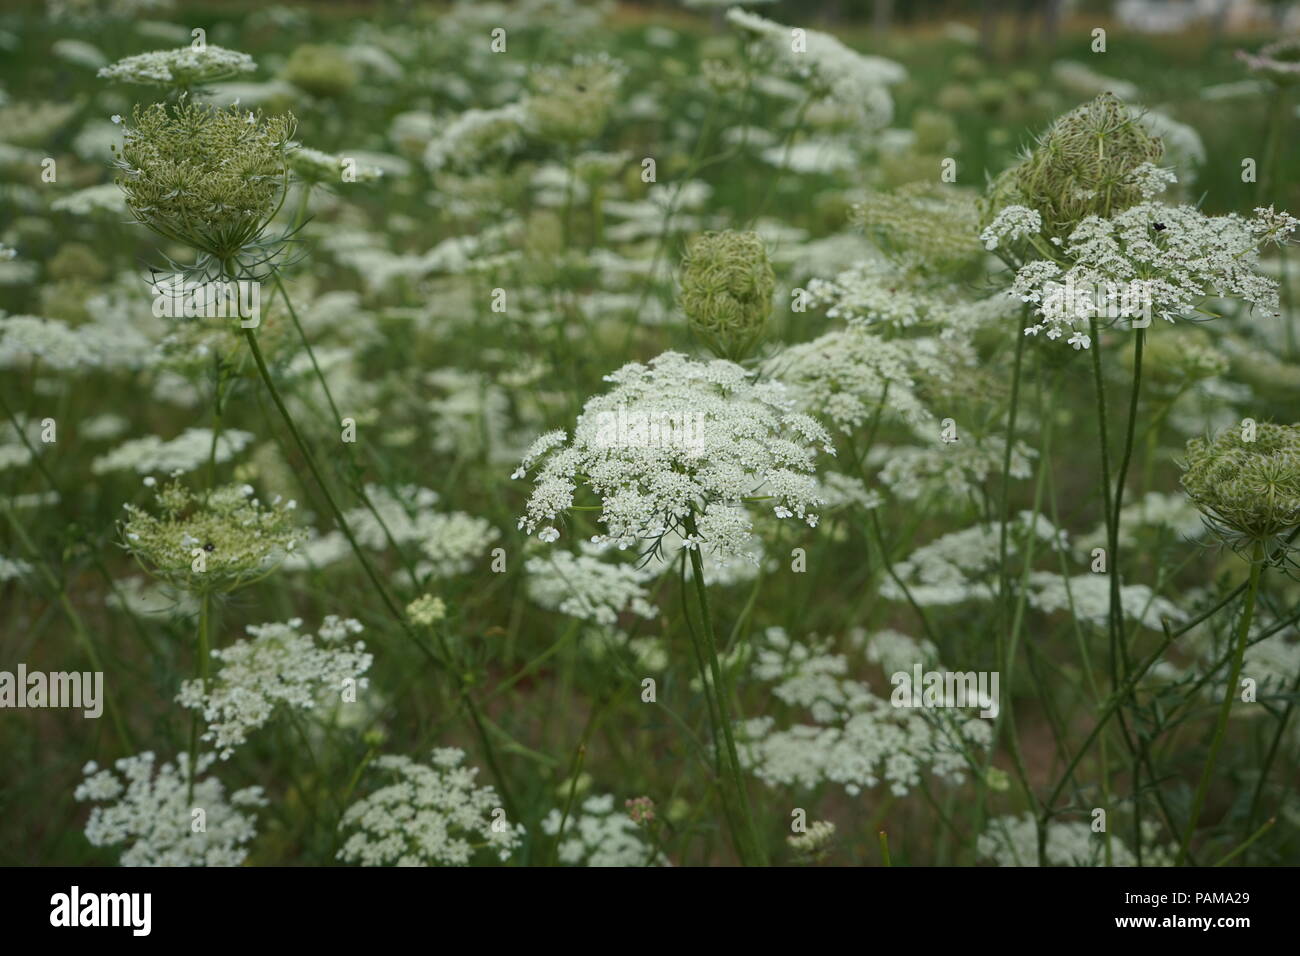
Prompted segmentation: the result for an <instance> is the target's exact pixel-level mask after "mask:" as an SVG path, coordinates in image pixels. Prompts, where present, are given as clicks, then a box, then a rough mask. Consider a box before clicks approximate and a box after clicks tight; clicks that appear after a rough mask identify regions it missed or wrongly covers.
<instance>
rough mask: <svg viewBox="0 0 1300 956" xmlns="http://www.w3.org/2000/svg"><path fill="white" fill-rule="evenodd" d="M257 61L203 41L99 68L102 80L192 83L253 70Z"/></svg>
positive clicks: (184, 85)
mask: <svg viewBox="0 0 1300 956" xmlns="http://www.w3.org/2000/svg"><path fill="white" fill-rule="evenodd" d="M256 69H257V64H256V63H254V62H253V58H252V57H251V56H249V55H248V54H247V53H239V52H238V51H236V50H227V49H226V48H225V47H219V46H214V45H213V44H205V45H204V46H201V47H194V46H183V47H180V48H178V49H175V50H154V51H152V52H150V53H137V54H136V55H135V56H128V57H127V58H126V59H123V60H118V61H117V62H116V63H114V64H113V65H112V66H106V67H104V68H103V69H102V70H100V71H99V75H100V77H101V78H102V79H105V80H118V81H121V82H123V83H144V84H148V85H151V86H180V87H191V86H201V85H204V84H207V83H213V82H216V81H217V80H224V79H229V78H230V77H234V76H239V75H240V74H243V73H252V72H253V71H254V70H256Z"/></svg>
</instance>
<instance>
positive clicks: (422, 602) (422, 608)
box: [406, 594, 447, 627]
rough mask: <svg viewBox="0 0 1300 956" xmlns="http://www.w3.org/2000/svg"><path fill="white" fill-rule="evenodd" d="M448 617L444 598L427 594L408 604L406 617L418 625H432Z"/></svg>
mask: <svg viewBox="0 0 1300 956" xmlns="http://www.w3.org/2000/svg"><path fill="white" fill-rule="evenodd" d="M446 617H447V605H446V604H445V603H443V600H442V598H438V597H434V596H433V595H432V594H425V595H423V596H421V597H418V598H416V599H415V600H414V601H412V602H411V603H410V604H408V605H406V618H407V620H408V621H410V622H411V623H412V624H414V625H415V626H416V627H432V626H433V625H435V624H437V623H438V622H439V621H441V620H444V619H445V618H446Z"/></svg>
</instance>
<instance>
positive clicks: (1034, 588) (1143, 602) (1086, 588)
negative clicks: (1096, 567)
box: [1028, 571, 1186, 631]
mask: <svg viewBox="0 0 1300 956" xmlns="http://www.w3.org/2000/svg"><path fill="white" fill-rule="evenodd" d="M1028 588H1029V594H1028V599H1029V606H1030V607H1032V608H1035V609H1037V610H1039V611H1042V612H1043V613H1044V614H1052V613H1054V612H1056V611H1069V610H1070V609H1071V607H1073V610H1074V616H1075V618H1076V619H1078V620H1080V621H1085V622H1087V623H1089V624H1092V625H1093V626H1095V627H1105V625H1106V622H1107V620H1108V619H1109V617H1110V579H1109V578H1108V577H1107V576H1106V575H1104V574H1092V573H1086V574H1079V575H1076V576H1074V577H1072V578H1069V579H1068V580H1067V579H1066V578H1063V577H1061V575H1059V574H1055V573H1053V572H1051V571H1034V572H1032V573H1031V574H1030V575H1029V581H1028ZM1119 594H1120V604H1121V606H1122V607H1123V609H1124V614H1125V616H1126V617H1129V618H1132V619H1133V620H1135V621H1138V622H1139V623H1141V624H1142V626H1143V627H1149V628H1151V629H1152V630H1155V631H1158V630H1160V619H1161V618H1168V619H1169V620H1170V621H1171V622H1177V621H1181V620H1184V619H1185V618H1186V615H1185V614H1184V613H1183V612H1182V611H1181V610H1179V608H1178V607H1177V605H1175V604H1174V603H1173V602H1171V601H1169V600H1167V599H1165V598H1162V597H1157V596H1156V595H1155V594H1154V592H1152V590H1151V589H1150V588H1149V587H1147V586H1146V585H1145V584H1125V585H1123V586H1122V587H1121V588H1120V591H1119Z"/></svg>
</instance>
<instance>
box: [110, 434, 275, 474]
mask: <svg viewBox="0 0 1300 956" xmlns="http://www.w3.org/2000/svg"><path fill="white" fill-rule="evenodd" d="M252 440H253V435H252V433H251V432H245V431H240V430H239V429H237V428H227V429H224V430H223V431H222V432H221V434H220V435H218V436H217V439H216V450H215V453H214V452H213V447H212V444H213V437H212V429H210V428H187V429H185V431H183V432H181V434H179V435H177V436H176V437H175V438H173V439H171V440H170V441H166V440H164V439H162V438H159V437H158V436H157V435H146V436H144V437H143V438H133V439H131V440H130V441H126V442H123V443H122V444H121V445H119V446H118V447H116V448H114V449H113V450H112V451H110V452H108V453H107V454H103V455H100V456H99V457H98V458H96V459H95V460H94V461H93V462H91V464H90V470H91V471H92V472H93V473H94V474H96V475H103V474H106V473H108V472H111V471H135V472H138V473H139V474H141V475H147V474H150V473H151V472H158V473H160V474H167V475H177V474H184V473H186V472H191V471H194V470H195V469H196V468H200V467H202V466H204V465H206V464H207V463H208V460H209V457H210V456H212V458H213V460H215V461H216V462H217V463H218V464H221V463H223V462H227V461H229V460H230V459H231V458H233V457H234V456H235V455H236V454H238V453H239V452H241V451H243V450H244V449H245V448H246V447H248V444H249V443H250V442H251V441H252Z"/></svg>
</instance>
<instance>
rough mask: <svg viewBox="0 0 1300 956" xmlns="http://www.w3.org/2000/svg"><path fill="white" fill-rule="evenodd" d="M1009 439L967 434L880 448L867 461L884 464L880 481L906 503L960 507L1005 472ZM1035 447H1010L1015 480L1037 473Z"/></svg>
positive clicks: (1022, 443)
mask: <svg viewBox="0 0 1300 956" xmlns="http://www.w3.org/2000/svg"><path fill="white" fill-rule="evenodd" d="M1005 449H1006V439H1005V438H1003V437H1000V436H997V435H994V436H990V437H987V438H983V439H981V438H977V437H976V436H974V435H972V434H970V433H969V432H967V433H966V434H965V435H963V436H961V441H959V442H952V443H944V442H940V441H933V440H931V441H930V442H929V443H927V444H924V445H901V446H895V447H888V448H886V447H883V446H881V445H877V446H876V447H875V448H873V449H872V451H871V452H870V454H868V456H867V460H868V462H869V463H873V464H874V463H876V462H878V461H882V460H883V461H884V466H883V467H882V468H881V469H880V472H879V477H880V481H881V482H882V483H883V484H884V485H885V486H886V487H887V488H889V490H890V491H891V492H893V494H894V496H895V497H896V498H899V499H901V500H903V501H925V502H926V503H927V504H929V505H931V506H932V507H936V508H949V509H957V508H961V507H963V506H965V505H966V504H968V503H969V502H970V499H971V496H972V495H975V494H978V492H979V488H980V486H981V485H982V484H983V483H984V482H985V481H986V480H987V479H988V478H989V476H990V475H1000V474H1001V473H1002V455H1003V451H1004V450H1005ZM1037 456H1038V451H1037V450H1036V449H1033V448H1030V447H1029V446H1028V445H1026V444H1025V443H1024V442H1021V441H1017V442H1016V443H1015V444H1014V445H1012V446H1011V468H1010V474H1011V477H1012V478H1018V479H1024V478H1029V477H1031V476H1032V475H1033V468H1032V467H1031V466H1032V463H1033V460H1034V458H1036V457H1037Z"/></svg>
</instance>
